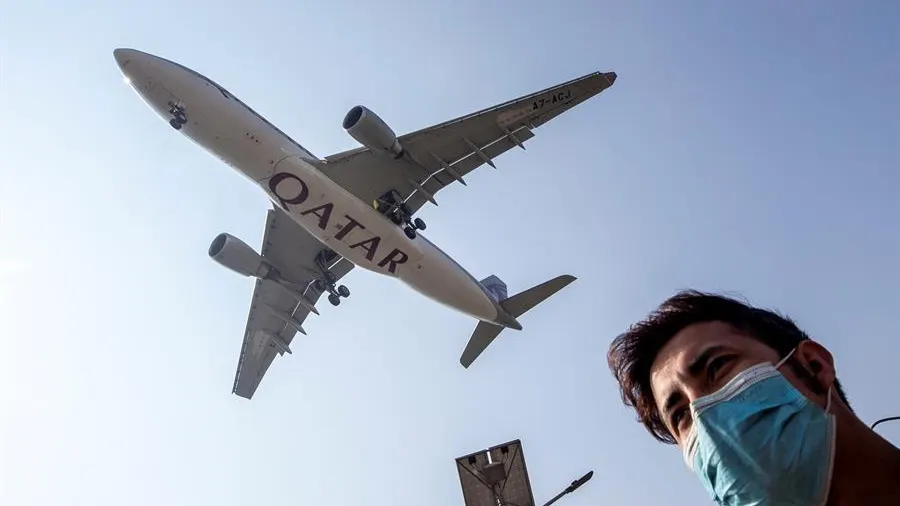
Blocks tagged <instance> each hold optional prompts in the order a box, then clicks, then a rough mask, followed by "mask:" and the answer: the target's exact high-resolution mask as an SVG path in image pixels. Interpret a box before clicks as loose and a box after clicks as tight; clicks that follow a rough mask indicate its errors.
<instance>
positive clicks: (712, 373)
mask: <svg viewBox="0 0 900 506" xmlns="http://www.w3.org/2000/svg"><path fill="white" fill-rule="evenodd" d="M729 358H730V357H728V356H727V355H720V356H718V357H716V358H714V359H713V360H711V361H710V362H709V365H708V366H707V368H706V374H707V376H708V377H709V380H710V381H714V380H715V379H716V373H717V372H719V370H720V369H721V368H722V366H724V365H725V364H726V363H727V362H728V360H729Z"/></svg>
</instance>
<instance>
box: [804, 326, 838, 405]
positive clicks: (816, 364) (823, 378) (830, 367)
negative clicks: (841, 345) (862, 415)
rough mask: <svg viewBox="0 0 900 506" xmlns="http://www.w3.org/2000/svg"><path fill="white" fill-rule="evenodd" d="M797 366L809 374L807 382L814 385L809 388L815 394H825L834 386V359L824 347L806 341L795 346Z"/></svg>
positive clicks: (808, 340) (809, 340)
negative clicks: (815, 392)
mask: <svg viewBox="0 0 900 506" xmlns="http://www.w3.org/2000/svg"><path fill="white" fill-rule="evenodd" d="M794 357H796V359H797V363H798V365H800V366H801V367H803V368H804V369H806V371H807V372H808V373H809V377H808V378H807V379H808V381H810V382H812V383H814V384H812V385H810V387H811V388H814V389H815V390H818V392H817V393H821V394H825V392H827V391H828V388H829V387H831V386H833V385H834V380H835V378H836V376H837V375H836V374H835V371H834V357H832V356H831V352H829V351H828V350H827V349H826V348H825V347H824V346H822V345H821V344H819V343H817V342H815V341H813V340H811V339H807V340H805V341H803V342H801V343H800V344H798V345H797V351H796V352H794Z"/></svg>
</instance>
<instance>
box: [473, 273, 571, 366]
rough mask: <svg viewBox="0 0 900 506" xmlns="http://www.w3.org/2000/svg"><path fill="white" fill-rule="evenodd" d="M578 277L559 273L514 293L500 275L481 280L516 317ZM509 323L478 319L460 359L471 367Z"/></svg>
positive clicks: (513, 319)
mask: <svg viewBox="0 0 900 506" xmlns="http://www.w3.org/2000/svg"><path fill="white" fill-rule="evenodd" d="M573 281H575V276H571V275H568V274H565V275H562V276H558V277H556V278H553V279H551V280H550V281H546V282H544V283H541V284H539V285H537V286H533V287H531V288H529V289H528V290H525V291H524V292H519V293H517V294H515V295H513V296H512V297H507V296H506V283H504V282H503V281H501V280H500V278H498V277H497V276H489V277H487V278H485V279H484V280H482V281H481V284H482V285H483V286H484V287H485V289H487V290H488V292H489V293H490V294H491V295H492V296H493V297H496V299H495V300H496V301H497V302H498V305H499V306H500V307H501V308H502V309H503V310H504V311H506V313H507V314H508V316H510V317H511V319H512V321H513V322H515V323H518V322H516V321H515V319H516V318H518V317H520V316H522V315H523V314H525V313H527V312H528V311H529V310H530V309H531V308H533V307H535V306H537V305H538V304H540V303H541V302H543V301H545V300H547V299H549V298H550V297H551V296H553V295H554V294H555V293H556V292H558V291H560V290H562V289H563V288H565V287H566V286H568V285H569V284H570V283H572V282H573ZM504 328H506V327H503V326H500V325H495V324H493V323H488V322H478V325H477V326H476V327H475V331H474V332H473V333H472V337H470V338H469V342H468V344H466V349H465V350H463V353H462V356H460V357H459V363H460V364H462V366H463V367H466V368H468V367H469V366H470V365H472V362H474V361H475V359H476V358H478V356H479V355H481V353H482V352H483V351H484V350H485V349H486V348H487V347H488V346H489V345H490V344H491V343H492V342H493V341H494V339H495V338H496V337H497V336H498V335H500V332H502V331H503V329H504Z"/></svg>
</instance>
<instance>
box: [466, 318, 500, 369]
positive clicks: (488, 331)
mask: <svg viewBox="0 0 900 506" xmlns="http://www.w3.org/2000/svg"><path fill="white" fill-rule="evenodd" d="M502 331H503V327H500V326H497V325H493V324H491V323H487V322H478V326H477V327H475V332H472V337H471V338H469V343H468V344H466V349H465V350H463V353H462V356H461V357H459V363H460V364H462V366H463V367H469V366H470V365H472V362H474V361H475V359H476V358H478V355H481V352H483V351H484V349H485V348H487V347H488V346H489V345H490V344H491V343H492V342H493V341H494V339H495V338H496V337H497V336H498V335H500V332H502Z"/></svg>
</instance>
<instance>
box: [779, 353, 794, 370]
mask: <svg viewBox="0 0 900 506" xmlns="http://www.w3.org/2000/svg"><path fill="white" fill-rule="evenodd" d="M796 350H797V348H794V349H792V350H791V351H790V352H789V353H788V354H787V355H785V356H784V358H783V359H781V360H779V361H778V363H777V364H775V369H778V368H780V367H781V366H783V365H784V363H785V362H787V361H788V359H789V358H791V355H793V354H794V351H796Z"/></svg>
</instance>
